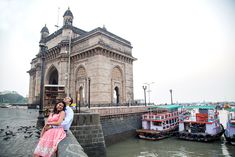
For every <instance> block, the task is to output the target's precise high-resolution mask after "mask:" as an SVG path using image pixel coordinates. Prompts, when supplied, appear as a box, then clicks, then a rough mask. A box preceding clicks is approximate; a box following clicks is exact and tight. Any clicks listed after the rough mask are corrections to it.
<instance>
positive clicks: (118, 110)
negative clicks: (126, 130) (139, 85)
mask: <svg viewBox="0 0 235 157" xmlns="http://www.w3.org/2000/svg"><path fill="white" fill-rule="evenodd" d="M90 111H91V112H94V113H99V114H100V116H106V115H118V114H130V113H140V112H147V110H146V107H145V106H131V107H126V106H118V107H92V108H91V109H90Z"/></svg>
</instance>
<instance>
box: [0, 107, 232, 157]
mask: <svg viewBox="0 0 235 157" xmlns="http://www.w3.org/2000/svg"><path fill="white" fill-rule="evenodd" d="M37 116H38V110H28V109H19V108H18V109H17V108H15V109H13V108H0V124H1V125H0V157H11V156H17V157H21V156H22V157H25V156H32V153H33V151H34V149H35V147H36V144H37V142H38V132H39V130H37V129H36V128H35V125H36V120H37ZM220 119H221V122H222V124H223V125H224V127H226V125H225V123H226V121H227V113H226V111H221V112H220ZM6 132H7V133H8V135H6ZM224 156H225V157H235V146H232V145H230V144H227V143H226V141H224V139H223V137H222V138H221V140H220V141H215V142H211V143H204V142H192V141H184V140H179V139H177V138H174V137H172V138H167V139H163V140H160V141H146V140H140V139H138V138H136V137H131V138H129V139H126V140H125V141H122V142H119V143H117V144H113V145H111V146H108V147H107V157H224Z"/></svg>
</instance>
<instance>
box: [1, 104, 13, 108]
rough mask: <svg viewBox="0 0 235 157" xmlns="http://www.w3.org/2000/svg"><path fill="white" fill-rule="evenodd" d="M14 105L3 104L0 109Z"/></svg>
mask: <svg viewBox="0 0 235 157" xmlns="http://www.w3.org/2000/svg"><path fill="white" fill-rule="evenodd" d="M11 106H12V105H10V104H1V105H0V108H10V107H11Z"/></svg>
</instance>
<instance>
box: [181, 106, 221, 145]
mask: <svg viewBox="0 0 235 157" xmlns="http://www.w3.org/2000/svg"><path fill="white" fill-rule="evenodd" d="M184 109H185V110H186V111H185V112H184V113H182V114H180V116H179V132H178V134H177V136H178V138H180V139H185V140H191V141H205V142H207V141H214V140H219V139H220V138H221V136H222V135H223V133H224V127H223V125H222V124H220V121H219V117H218V115H219V113H218V112H217V109H216V107H215V106H207V105H204V106H187V107H184Z"/></svg>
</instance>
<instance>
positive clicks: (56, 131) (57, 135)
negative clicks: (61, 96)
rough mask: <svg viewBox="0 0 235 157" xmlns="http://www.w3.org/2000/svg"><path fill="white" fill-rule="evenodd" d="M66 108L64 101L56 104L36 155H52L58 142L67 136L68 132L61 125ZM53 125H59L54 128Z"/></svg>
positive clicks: (42, 133) (35, 152)
mask: <svg viewBox="0 0 235 157" xmlns="http://www.w3.org/2000/svg"><path fill="white" fill-rule="evenodd" d="M65 108H66V105H65V103H64V102H59V103H57V104H56V105H55V107H54V110H53V113H51V114H50V115H49V117H48V120H47V123H46V124H45V126H44V127H43V129H42V132H41V136H40V140H39V143H38V145H37V147H36V149H35V151H34V156H35V157H39V156H43V157H50V156H51V155H53V154H54V153H55V151H56V150H57V145H58V143H59V142H60V141H61V140H62V139H64V138H65V136H66V133H65V132H64V129H63V127H62V126H61V127H60V124H61V122H62V121H63V119H64V118H65ZM52 125H53V126H59V127H56V128H52Z"/></svg>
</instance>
